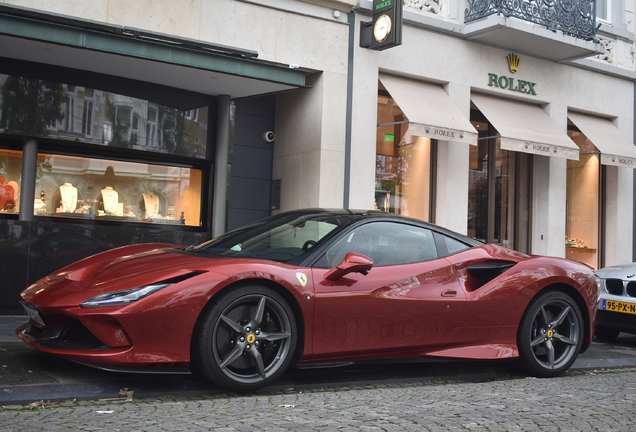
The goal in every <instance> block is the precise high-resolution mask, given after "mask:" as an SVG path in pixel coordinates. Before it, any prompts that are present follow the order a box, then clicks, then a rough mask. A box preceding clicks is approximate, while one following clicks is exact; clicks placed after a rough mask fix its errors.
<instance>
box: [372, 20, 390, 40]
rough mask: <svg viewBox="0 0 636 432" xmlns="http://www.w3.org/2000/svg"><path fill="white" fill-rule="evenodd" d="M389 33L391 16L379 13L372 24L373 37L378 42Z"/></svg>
mask: <svg viewBox="0 0 636 432" xmlns="http://www.w3.org/2000/svg"><path fill="white" fill-rule="evenodd" d="M389 34H391V17H389V16H388V15H387V14H384V15H380V17H379V18H378V19H377V20H376V21H375V25H374V26H373V37H375V40H376V41H378V42H384V41H385V40H386V38H388V37H389Z"/></svg>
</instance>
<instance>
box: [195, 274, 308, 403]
mask: <svg viewBox="0 0 636 432" xmlns="http://www.w3.org/2000/svg"><path fill="white" fill-rule="evenodd" d="M297 336H298V335H297V326H296V320H295V319H294V314H293V311H292V310H291V308H290V307H289V305H288V304H287V302H286V301H285V299H283V297H282V296H280V295H279V294H278V293H277V292H276V291H274V290H272V289H270V288H267V287H265V286H261V285H243V286H239V287H237V288H233V289H230V290H229V291H226V292H224V293H222V294H220V295H219V296H218V297H215V298H213V299H212V301H211V303H210V304H209V305H208V307H206V309H205V310H204V311H203V312H202V313H201V316H200V317H199V320H198V322H197V328H196V329H195V335H194V338H193V348H194V349H193V358H192V362H193V367H194V369H195V371H196V372H197V373H199V374H201V375H202V376H203V377H205V378H206V379H208V380H210V381H212V382H213V383H215V384H218V385H220V386H221V387H224V388H226V389H229V390H234V391H240V392H247V391H255V390H258V389H260V388H262V387H265V386H267V385H269V384H270V383H272V382H273V381H275V380H276V379H277V378H278V377H280V375H281V374H282V373H283V372H285V370H286V369H287V367H288V366H289V364H290V362H291V361H292V358H293V357H294V351H295V349H296V341H297Z"/></svg>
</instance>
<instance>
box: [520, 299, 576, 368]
mask: <svg viewBox="0 0 636 432" xmlns="http://www.w3.org/2000/svg"><path fill="white" fill-rule="evenodd" d="M584 333H585V332H584V329H583V318H582V317H581V312H580V310H579V307H578V306H577V304H576V302H574V300H572V298H571V297H570V296H569V295H567V294H565V293H562V292H560V291H546V292H543V293H540V294H539V295H537V296H536V297H535V298H534V299H533V300H532V301H531V302H530V304H529V305H528V308H527V309H526V311H525V313H524V315H523V318H522V319H521V323H520V325H519V333H518V335H517V346H518V348H519V357H520V360H521V363H522V366H523V367H524V370H525V372H527V373H530V374H532V375H535V376H539V377H553V376H558V375H561V374H563V373H564V372H565V371H566V370H567V369H568V368H569V367H570V366H572V363H574V361H575V360H576V357H577V356H578V355H579V351H580V350H581V345H582V343H583V335H584Z"/></svg>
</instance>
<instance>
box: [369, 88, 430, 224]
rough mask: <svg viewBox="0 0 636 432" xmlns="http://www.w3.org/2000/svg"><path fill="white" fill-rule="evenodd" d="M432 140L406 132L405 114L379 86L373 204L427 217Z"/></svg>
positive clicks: (396, 211)
mask: <svg viewBox="0 0 636 432" xmlns="http://www.w3.org/2000/svg"><path fill="white" fill-rule="evenodd" d="M432 145H433V144H432V142H431V139H430V138H424V137H418V136H414V135H411V134H410V133H409V123H408V118H407V117H406V116H405V115H404V113H403V112H402V110H401V109H400V107H399V106H398V104H397V103H396V101H395V100H394V99H393V98H391V96H390V95H389V94H388V93H387V92H386V90H385V89H384V87H382V86H381V88H380V91H379V95H378V128H377V136H376V165H375V208H376V209H377V210H381V211H385V212H390V213H396V214H401V215H404V216H409V217H413V218H417V219H421V220H425V221H429V222H430V221H431V213H432V208H431V190H432V177H433V176H432V171H431V167H432V160H431V159H432V156H431V155H432Z"/></svg>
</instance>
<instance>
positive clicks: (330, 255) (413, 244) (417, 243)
mask: <svg viewBox="0 0 636 432" xmlns="http://www.w3.org/2000/svg"><path fill="white" fill-rule="evenodd" d="M349 252H357V253H359V254H362V255H365V256H367V257H369V258H371V259H372V260H373V265H374V266H375V267H382V266H390V265H399V264H410V263H415V262H421V261H428V260H432V259H435V258H437V257H438V254H437V248H436V246H435V240H434V238H433V233H432V232H431V231H430V230H428V229H425V228H420V227H417V226H413V225H405V224H399V223H395V222H371V223H368V224H365V225H362V226H359V227H357V228H355V229H354V230H353V231H351V232H349V233H348V234H347V235H345V236H344V237H343V238H341V239H340V240H338V241H337V242H336V243H335V244H334V245H333V246H331V247H330V248H329V250H328V251H327V253H326V264H327V267H329V268H333V267H335V266H337V265H338V264H339V263H340V262H341V261H342V259H343V258H344V256H345V255H346V254H347V253H349Z"/></svg>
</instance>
